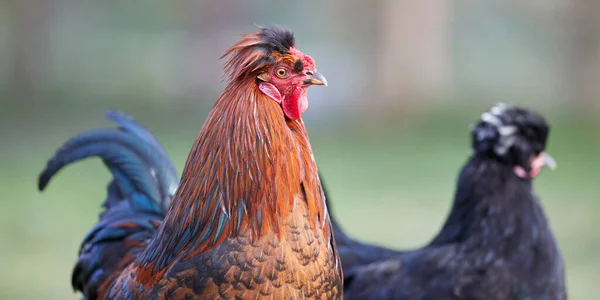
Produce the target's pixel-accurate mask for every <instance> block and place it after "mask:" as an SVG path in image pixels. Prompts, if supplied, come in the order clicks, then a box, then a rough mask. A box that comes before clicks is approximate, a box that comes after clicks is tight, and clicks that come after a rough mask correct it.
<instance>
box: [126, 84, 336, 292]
mask: <svg viewBox="0 0 600 300" xmlns="http://www.w3.org/2000/svg"><path fill="white" fill-rule="evenodd" d="M251 111H253V113H248V112H251ZM238 124H246V125H248V126H238ZM252 137H254V138H252ZM281 166H285V167H281ZM297 195H303V196H304V197H303V198H304V199H305V201H306V202H307V207H308V210H309V214H310V216H309V219H310V224H311V226H312V230H314V231H316V230H317V229H320V230H323V229H324V232H325V234H326V235H327V236H329V234H330V231H329V226H328V225H329V224H328V223H327V222H326V220H327V216H326V211H325V199H324V196H323V192H322V188H321V186H320V182H319V176H318V170H317V166H316V164H315V162H314V159H313V157H312V150H311V148H310V144H309V141H308V136H307V134H306V129H305V127H304V124H303V123H302V121H301V120H295V121H291V120H286V119H285V118H284V117H283V113H282V111H281V108H280V107H279V106H278V105H277V103H275V102H274V101H272V100H271V99H269V98H268V97H266V96H265V95H263V94H262V93H260V92H259V91H258V86H257V83H256V82H252V83H250V84H248V83H247V82H241V81H236V82H234V83H233V84H230V85H229V86H228V87H227V88H226V90H225V92H224V93H223V95H222V96H221V97H220V98H219V100H218V101H217V103H216V104H215V107H214V108H213V110H212V111H211V113H210V114H209V116H208V118H207V120H206V122H205V124H204V126H203V129H202V130H201V132H200V134H199V135H198V138H197V139H196V142H195V143H194V146H193V148H192V151H191V152H190V155H189V157H188V160H187V162H186V165H185V168H184V171H183V175H182V179H181V184H180V187H179V189H178V191H177V193H176V195H175V197H174V199H173V206H172V207H171V210H170V211H169V212H168V214H167V216H166V218H165V222H164V225H163V226H162V227H161V229H160V230H159V232H158V234H157V237H156V238H155V239H153V240H152V242H151V244H150V245H149V246H148V249H147V251H145V252H144V254H143V255H142V257H141V264H140V269H139V270H138V280H139V281H140V282H144V279H146V280H148V281H147V282H151V278H154V277H155V276H159V274H161V273H162V272H163V271H164V270H165V269H166V267H167V266H168V263H169V262H172V261H176V260H178V259H186V258H189V257H191V256H193V255H195V254H197V253H200V252H205V251H208V250H210V249H212V248H214V247H215V246H217V245H219V244H220V243H221V242H223V240H224V239H225V238H227V237H236V236H237V234H238V233H240V232H242V231H244V230H246V229H249V230H250V232H251V237H252V239H254V240H256V239H258V238H260V237H261V236H263V235H265V234H267V233H270V232H274V233H275V234H277V235H278V236H279V238H282V236H281V233H282V232H281V230H280V227H281V226H282V225H281V224H282V222H283V221H284V220H285V219H286V218H287V216H288V215H289V214H290V213H291V212H292V208H293V207H294V205H293V203H294V201H295V197H297Z"/></svg>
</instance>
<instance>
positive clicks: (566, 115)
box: [0, 0, 600, 299]
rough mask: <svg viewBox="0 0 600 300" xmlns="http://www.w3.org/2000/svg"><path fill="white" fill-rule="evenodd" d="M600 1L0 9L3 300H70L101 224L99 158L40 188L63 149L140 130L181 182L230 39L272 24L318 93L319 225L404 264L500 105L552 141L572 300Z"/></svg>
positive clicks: (586, 218) (542, 190) (583, 291)
mask: <svg viewBox="0 0 600 300" xmlns="http://www.w3.org/2000/svg"><path fill="white" fill-rule="evenodd" d="M598 11H600V1H595V2H594V1H566V0H551V1H536V0H520V1H517V0H503V1H500V0H485V1H474V0H461V1H451V0H438V1H433V0H421V1H417V0H414V1H393V0H380V1H359V0H348V1H342V0H335V1H329V2H327V4H324V3H321V2H319V1H316V0H309V1H302V2H299V1H298V2H295V3H287V4H286V3H284V2H280V1H246V2H242V1H233V0H223V1H219V2H217V1H193V0H185V1H184V0H182V1H176V2H175V1H173V2H166V1H158V0H144V1H142V0H135V1H133V0H132V1H81V0H79V1H75V0H14V1H9V0H1V1H0V99H1V100H0V141H1V142H0V154H1V155H0V191H1V192H2V195H3V197H4V198H5V199H4V200H3V201H0V269H2V270H3V272H1V273H0V299H77V296H76V295H75V294H73V292H72V291H71V287H70V276H71V275H70V273H71V270H72V267H73V265H74V262H75V259H76V257H77V251H78V247H79V243H80V242H81V240H82V238H83V236H84V234H85V233H86V232H87V231H88V230H89V229H90V228H91V226H92V225H93V224H94V223H95V222H96V220H97V214H98V213H99V211H100V203H101V201H102V200H103V199H104V196H105V188H106V185H107V183H108V180H109V175H108V172H107V171H106V170H105V168H104V167H103V165H102V164H101V163H100V161H99V160H90V161H86V162H82V163H79V164H76V165H73V166H72V167H69V168H68V169H67V170H66V171H64V172H61V173H60V174H59V176H57V178H55V180H54V181H53V182H52V183H51V184H50V187H49V188H48V190H47V191H46V192H44V193H43V194H40V193H39V192H38V191H37V189H36V180H37V175H38V173H39V172H40V171H41V170H42V168H43V167H44V164H45V161H46V159H48V158H49V157H50V155H51V154H52V153H53V151H54V150H55V149H56V148H57V147H59V146H60V145H61V144H62V143H63V142H64V141H65V140H66V139H68V138H69V137H70V136H72V135H73V134H75V133H77V132H80V131H83V130H86V129H89V128H94V127H104V126H112V124H109V123H108V122H107V121H106V120H105V119H104V116H103V113H104V110H105V109H109V108H112V109H119V110H123V111H125V112H127V113H129V114H132V115H134V116H135V118H136V119H137V120H138V121H140V122H141V123H142V124H144V125H146V126H147V127H148V128H149V129H150V130H151V131H152V132H153V133H155V134H156V136H157V137H158V138H159V140H160V141H161V142H162V144H163V145H164V146H165V148H166V150H167V151H168V152H169V153H170V155H171V157H172V159H173V161H174V162H175V164H176V165H177V167H178V170H179V171H181V170H182V167H183V163H184V162H185V159H186V156H187V153H188V151H189V149H190V147H191V144H192V142H193V140H194V138H195V136H196V134H197V132H198V130H199V129H200V127H201V126H202V123H203V121H204V118H205V117H206V115H207V113H208V109H210V107H211V105H212V104H213V103H214V101H215V99H216V97H217V96H218V95H219V93H220V92H221V91H222V89H223V87H224V83H223V82H222V70H221V67H222V63H223V62H222V61H219V60H218V57H219V56H220V55H221V54H222V53H223V52H224V50H225V49H227V47H228V46H230V45H232V44H233V43H234V42H235V41H237V40H238V38H239V34H241V33H247V32H251V31H254V30H255V27H254V26H253V23H256V24H260V25H270V24H285V25H287V26H288V27H290V28H291V29H292V30H294V32H295V33H296V38H297V44H298V47H299V48H300V49H301V50H303V51H304V52H305V53H308V54H310V55H311V56H313V57H314V58H315V60H316V61H317V65H318V67H319V71H320V72H322V73H323V74H325V75H326V76H327V79H328V81H329V87H327V88H321V87H314V88H311V91H310V94H311V96H310V108H309V110H308V111H307V112H306V113H305V115H304V119H305V122H306V123H307V126H308V129H309V134H310V136H311V141H312V145H313V148H314V152H315V156H316V158H317V161H318V163H319V167H320V169H321V170H322V172H323V174H324V177H325V178H324V180H325V181H326V184H327V186H328V188H329V190H330V194H331V195H330V197H331V199H332V203H333V204H332V205H333V208H332V210H333V213H334V214H335V215H336V217H337V218H338V219H339V220H340V221H341V223H342V225H343V226H344V227H345V228H346V229H347V231H348V232H349V233H351V234H353V235H355V236H356V237H358V238H361V239H364V240H367V241H372V242H378V243H381V244H384V245H387V246H392V247H398V248H402V247H417V246H419V245H422V244H423V243H425V242H427V241H428V240H429V239H430V238H431V237H432V236H433V235H434V234H435V233H436V232H437V230H438V229H439V228H440V226H441V224H442V222H443V221H444V218H445V216H446V214H447V212H448V209H449V206H450V201H451V199H452V195H453V192H454V184H455V179H456V175H457V173H458V171H459V168H460V167H461V165H462V164H463V163H464V162H465V160H466V159H467V157H468V155H469V154H470V149H469V140H468V128H469V124H470V123H472V122H473V121H475V120H476V119H477V118H478V116H479V114H480V113H481V112H482V111H483V110H485V109H487V108H488V107H489V106H490V105H492V104H493V103H495V102H498V101H504V102H509V103H517V104H522V105H526V106H529V107H533V108H535V109H536V110H538V111H540V112H541V113H543V114H544V115H545V116H547V118H548V120H549V122H550V123H551V124H552V130H551V134H550V140H549V145H548V151H549V152H550V153H551V154H552V155H553V156H554V157H555V158H556V160H557V161H558V165H559V168H558V169H557V170H556V171H555V172H548V171H546V172H544V173H543V174H542V175H541V176H540V177H539V179H537V180H536V183H535V188H536V191H537V192H538V193H539V194H540V196H541V198H542V202H543V204H544V207H545V210H546V214H547V216H548V218H549V220H550V223H551V226H552V228H553V229H554V232H555V234H556V236H557V238H558V241H559V243H560V246H561V248H562V251H563V254H564V258H565V260H566V266H567V277H568V287H569V294H570V298H571V299H594V298H595V297H596V295H597V294H598V291H599V289H600V288H599V287H598V285H597V280H598V278H600V251H598V249H600V234H598V228H599V227H600V218H599V217H598V215H597V212H598V211H599V208H600V203H599V201H598V200H600V196H599V195H600V184H599V183H600V182H599V180H598V176H597V172H598V170H599V169H600V159H598V155H599V154H600V133H599V132H600V118H598V117H599V116H600V108H599V105H600V88H599V85H597V83H598V82H597V81H598V78H600V76H599V75H600V47H599V46H600V42H599V41H600V16H598V15H597V12H598Z"/></svg>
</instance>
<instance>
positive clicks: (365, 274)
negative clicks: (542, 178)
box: [334, 105, 566, 300]
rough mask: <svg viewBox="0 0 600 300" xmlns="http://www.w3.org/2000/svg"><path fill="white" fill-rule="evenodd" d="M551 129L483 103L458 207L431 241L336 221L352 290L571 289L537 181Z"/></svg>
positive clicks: (451, 293) (501, 295) (385, 295)
mask: <svg viewBox="0 0 600 300" xmlns="http://www.w3.org/2000/svg"><path fill="white" fill-rule="evenodd" d="M547 133H548V126H547V124H546V123H545V121H544V120H543V119H542V118H541V117H540V116H538V115H537V114H535V113H533V112H529V111H526V110H524V109H521V108H517V107H512V106H506V105H498V106H495V107H494V108H492V109H491V111H490V112H486V113H484V114H483V115H482V120H481V121H480V122H479V123H477V124H476V125H475V126H474V127H473V148H474V150H475V154H474V155H473V156H472V157H471V158H470V159H469V160H468V161H467V163H466V165H465V166H464V167H463V169H462V171H461V173H460V176H459V178H458V184H457V190H456V194H455V198H454V204H453V207H452V210H451V212H450V215H449V217H448V219H447V220H446V223H445V224H444V226H443V228H442V230H441V231H440V233H439V234H438V235H437V236H436V237H435V238H434V239H433V240H432V241H431V242H430V243H429V244H428V245H426V246H425V247H422V248H420V249H416V250H411V251H396V250H391V249H386V248H383V247H379V246H376V245H370V244H366V243H361V242H359V241H355V240H353V239H352V238H350V237H348V236H347V235H346V234H345V233H344V232H343V231H342V230H341V229H340V228H339V227H337V225H336V224H335V222H334V232H335V237H336V242H337V245H338V252H339V254H340V258H341V260H342V265H343V267H344V280H345V281H344V297H345V299H421V300H425V299H442V300H443V299H547V300H551V299H566V289H565V278H564V265H563V261H562V257H561V253H560V249H559V248H558V245H557V243H556V240H555V238H554V236H553V234H552V231H551V229H550V227H549V225H548V222H547V220H546V217H545V216H544V212H543V209H542V206H541V203H540V200H539V199H538V198H537V196H536V195H535V194H534V193H533V191H532V186H531V184H532V179H533V178H534V177H535V176H536V175H537V174H538V173H539V171H540V169H541V167H542V166H543V164H544V163H545V162H548V163H549V164H551V163H552V161H551V160H550V158H549V156H548V155H547V154H545V152H543V150H544V147H545V143H546V137H547Z"/></svg>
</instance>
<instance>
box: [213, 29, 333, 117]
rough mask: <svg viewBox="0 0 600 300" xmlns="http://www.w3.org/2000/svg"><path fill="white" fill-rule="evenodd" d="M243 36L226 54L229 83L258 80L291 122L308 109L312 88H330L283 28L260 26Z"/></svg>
mask: <svg viewBox="0 0 600 300" xmlns="http://www.w3.org/2000/svg"><path fill="white" fill-rule="evenodd" d="M243 37H244V38H243V39H242V40H241V41H240V42H238V43H237V44H235V45H234V46H233V47H231V48H230V49H229V50H227V52H226V53H225V55H223V57H225V56H229V60H228V61H227V63H226V65H225V68H226V71H227V73H228V77H229V80H230V81H236V80H255V81H256V83H257V86H258V90H259V91H260V92H261V93H262V94H264V95H265V96H267V97H269V98H270V99H272V100H273V101H275V102H277V103H278V104H279V105H281V107H282V109H283V112H284V114H285V116H286V117H287V118H288V119H291V120H297V119H299V118H300V116H301V114H302V113H303V112H304V111H306V109H307V108H308V100H307V89H308V87H309V86H311V85H325V86H326V85H327V80H326V79H325V77H324V76H323V75H321V74H320V73H318V72H317V69H316V65H315V61H314V60H313V58H312V57H310V56H309V55H306V54H304V53H302V52H301V51H300V50H298V49H297V48H296V47H295V39H294V34H293V33H292V32H291V31H289V30H288V29H285V28H283V27H279V26H275V27H271V28H262V27H260V31H258V32H255V33H251V34H246V35H244V36H243Z"/></svg>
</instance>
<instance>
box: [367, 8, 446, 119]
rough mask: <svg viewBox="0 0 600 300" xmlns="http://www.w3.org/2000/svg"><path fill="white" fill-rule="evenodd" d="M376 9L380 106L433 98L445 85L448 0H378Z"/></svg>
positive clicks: (398, 104)
mask: <svg viewBox="0 0 600 300" xmlns="http://www.w3.org/2000/svg"><path fill="white" fill-rule="evenodd" d="M380 9H381V10H380V20H381V21H380V23H379V26H380V27H379V33H380V36H379V38H380V39H379V44H378V45H377V51H378V54H377V57H378V67H379V70H380V71H379V72H378V76H379V77H378V78H379V80H378V81H379V82H380V83H381V84H382V89H381V90H380V93H381V94H380V95H379V97H381V99H382V104H384V106H391V107H394V106H396V107H398V106H403V105H405V104H407V103H411V102H412V103H414V102H415V101H419V100H423V99H424V98H428V97H431V96H437V95H438V94H439V93H441V92H442V91H443V90H444V89H445V88H446V87H447V85H448V83H449V75H450V70H449V66H450V61H449V59H450V53H449V51H450V32H451V28H450V26H451V22H450V18H451V14H452V12H453V3H452V1H451V0H441V1H440V0H422V1H396V0H382V3H381V6H380ZM386 109H387V108H386Z"/></svg>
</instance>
